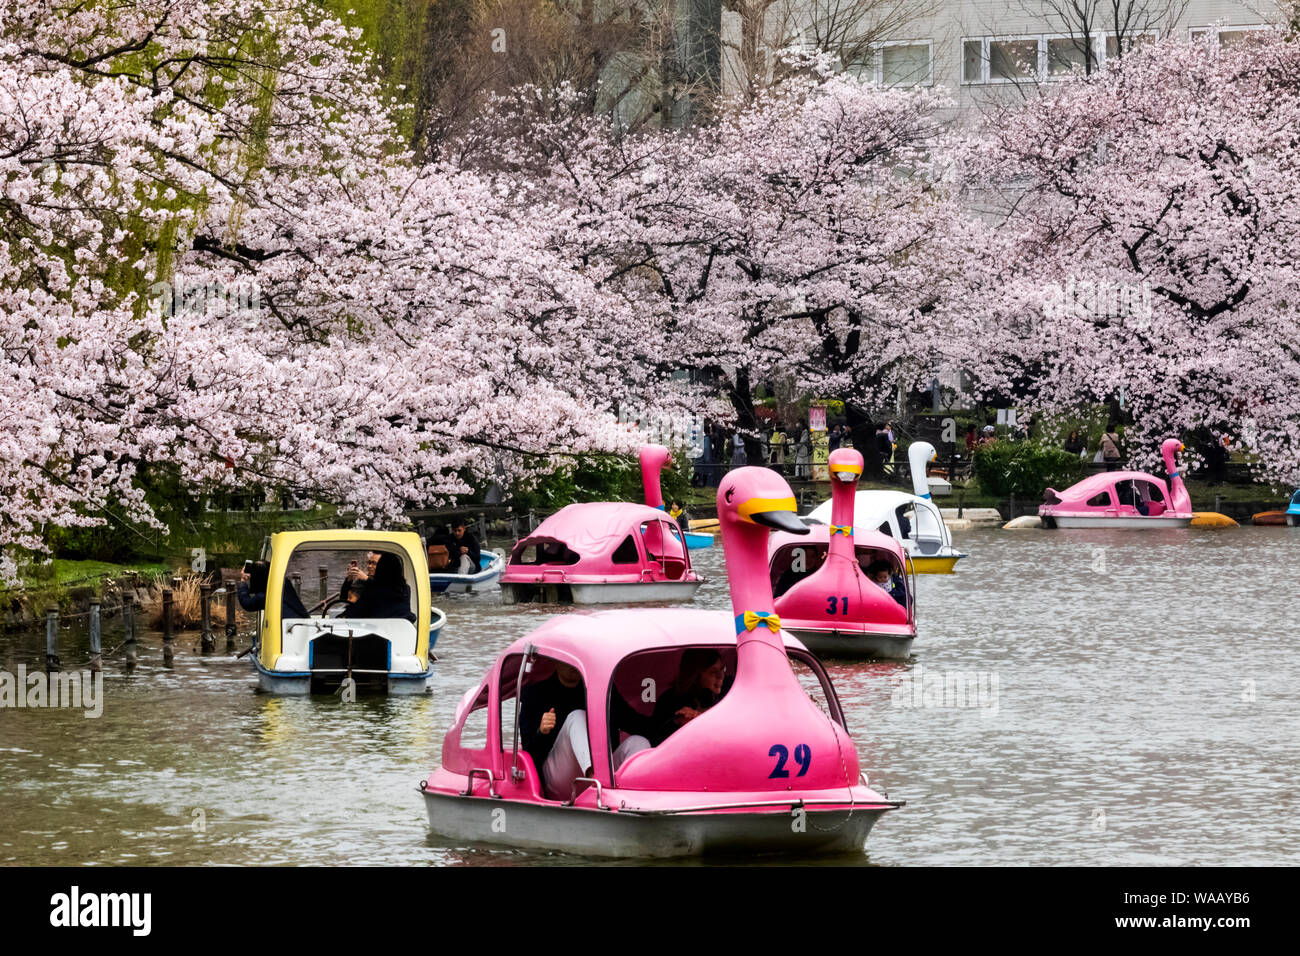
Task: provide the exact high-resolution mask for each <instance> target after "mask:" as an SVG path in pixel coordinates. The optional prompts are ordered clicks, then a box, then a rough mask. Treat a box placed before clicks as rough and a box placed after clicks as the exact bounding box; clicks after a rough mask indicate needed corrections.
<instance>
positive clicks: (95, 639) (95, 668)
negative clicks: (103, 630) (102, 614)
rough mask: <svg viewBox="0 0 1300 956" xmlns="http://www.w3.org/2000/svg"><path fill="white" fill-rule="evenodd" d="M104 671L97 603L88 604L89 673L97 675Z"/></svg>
mask: <svg viewBox="0 0 1300 956" xmlns="http://www.w3.org/2000/svg"><path fill="white" fill-rule="evenodd" d="M103 669H104V651H103V644H102V642H101V636H100V632H99V602H98V601H91V602H90V672H91V673H92V674H98V673H99V672H100V671H102V670H103Z"/></svg>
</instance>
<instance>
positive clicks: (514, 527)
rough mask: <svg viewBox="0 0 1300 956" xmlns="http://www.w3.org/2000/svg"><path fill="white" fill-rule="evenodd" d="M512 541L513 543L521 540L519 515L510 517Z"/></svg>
mask: <svg viewBox="0 0 1300 956" xmlns="http://www.w3.org/2000/svg"><path fill="white" fill-rule="evenodd" d="M510 539H511V541H518V540H519V515H511V516H510Z"/></svg>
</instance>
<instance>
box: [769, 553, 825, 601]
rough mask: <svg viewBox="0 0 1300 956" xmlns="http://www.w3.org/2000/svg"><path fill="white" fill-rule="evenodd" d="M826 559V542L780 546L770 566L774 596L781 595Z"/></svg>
mask: <svg viewBox="0 0 1300 956" xmlns="http://www.w3.org/2000/svg"><path fill="white" fill-rule="evenodd" d="M825 560H826V545H824V544H787V545H785V546H784V547H782V548H778V549H777V552H776V554H774V555H773V556H772V564H771V567H770V568H769V572H770V576H771V579H772V594H773V596H774V597H780V596H781V595H782V594H784V593H785V592H786V591H788V590H790V588H792V587H794V585H795V584H797V583H798V582H799V581H802V580H803V579H804V578H806V577H807V576H808V575H810V574H812V573H813V572H814V571H816V570H817V569H818V568H820V567H821V566H822V564H823V562H824V561H825Z"/></svg>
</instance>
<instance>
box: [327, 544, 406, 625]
mask: <svg viewBox="0 0 1300 956" xmlns="http://www.w3.org/2000/svg"><path fill="white" fill-rule="evenodd" d="M343 617H353V618H386V617H396V618H401V619H402V620H404V621H410V622H411V623H412V624H414V623H415V612H413V611H412V610H411V586H410V585H409V584H407V583H406V576H405V575H404V574H403V572H402V559H401V558H399V557H398V556H397V555H395V554H389V553H388V552H384V553H383V554H381V555H379V559H378V560H377V561H376V562H375V572H374V574H372V575H370V576H369V578H367V579H366V582H365V587H364V588H363V589H362V591H361V593H360V594H359V595H358V596H357V599H356V600H355V601H352V602H351V603H349V604H348V606H347V607H346V608H344V609H343Z"/></svg>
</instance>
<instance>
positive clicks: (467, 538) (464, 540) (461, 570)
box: [450, 519, 480, 574]
mask: <svg viewBox="0 0 1300 956" xmlns="http://www.w3.org/2000/svg"><path fill="white" fill-rule="evenodd" d="M450 549H451V560H452V563H453V566H455V567H456V573H457V574H477V573H478V571H479V554H480V550H479V544H478V538H476V537H474V535H472V534H471V533H470V532H469V531H468V530H467V529H466V527H465V521H464V519H458V520H457V521H456V522H455V524H453V525H452V526H451V542H450Z"/></svg>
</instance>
